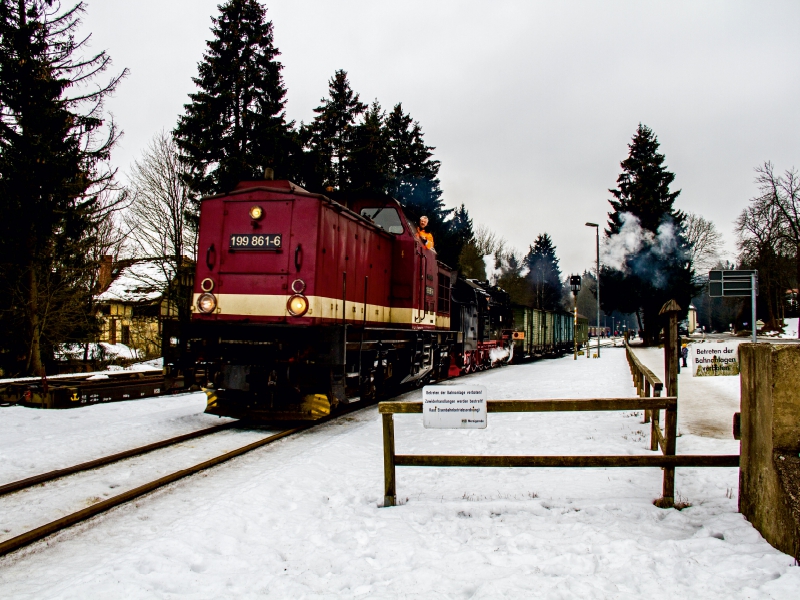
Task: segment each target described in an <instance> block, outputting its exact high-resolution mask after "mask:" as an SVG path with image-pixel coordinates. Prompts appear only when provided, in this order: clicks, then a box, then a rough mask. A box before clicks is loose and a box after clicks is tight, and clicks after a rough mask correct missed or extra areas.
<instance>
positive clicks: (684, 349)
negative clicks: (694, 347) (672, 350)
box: [681, 344, 689, 367]
mask: <svg viewBox="0 0 800 600" xmlns="http://www.w3.org/2000/svg"><path fill="white" fill-rule="evenodd" d="M681 358H682V359H683V366H684V367H687V366H688V365H687V364H686V359H687V358H689V348H688V346H687V345H686V344H684V345H683V346H681Z"/></svg>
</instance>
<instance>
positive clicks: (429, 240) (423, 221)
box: [417, 215, 433, 250]
mask: <svg viewBox="0 0 800 600" xmlns="http://www.w3.org/2000/svg"><path fill="white" fill-rule="evenodd" d="M427 226H428V217H426V216H424V215H423V216H421V217H420V218H419V229H418V230H417V236H418V237H419V239H420V241H422V243H423V245H424V246H425V247H426V248H427V249H428V250H433V235H431V234H430V233H428V232H427V231H425V228H426V227H427Z"/></svg>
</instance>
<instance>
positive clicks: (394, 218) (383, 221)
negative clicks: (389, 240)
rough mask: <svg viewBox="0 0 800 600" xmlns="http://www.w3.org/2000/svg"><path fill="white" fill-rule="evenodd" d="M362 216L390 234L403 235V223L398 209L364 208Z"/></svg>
mask: <svg viewBox="0 0 800 600" xmlns="http://www.w3.org/2000/svg"><path fill="white" fill-rule="evenodd" d="M361 216H362V217H366V218H368V219H369V220H370V221H372V222H373V223H375V225H377V226H378V227H382V228H383V229H384V230H386V231H388V232H389V233H403V222H402V221H401V220H400V215H398V214H397V209H396V208H390V207H388V206H387V207H378V208H362V209H361Z"/></svg>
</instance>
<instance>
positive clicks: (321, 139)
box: [305, 69, 376, 191]
mask: <svg viewBox="0 0 800 600" xmlns="http://www.w3.org/2000/svg"><path fill="white" fill-rule="evenodd" d="M320 102H321V103H322V104H320V105H319V106H318V107H317V108H315V109H314V112H315V113H316V116H315V117H314V120H313V121H312V122H311V123H310V124H309V125H308V126H306V128H305V130H306V131H305V137H306V139H307V146H308V149H309V153H310V155H311V161H312V165H313V167H312V169H313V177H314V181H312V182H310V187H312V188H316V187H318V186H319V187H321V188H322V189H323V190H326V191H350V189H351V182H350V176H349V173H348V165H347V162H348V159H349V157H350V153H351V151H352V149H353V146H354V134H355V131H356V125H357V120H358V118H359V117H360V116H361V115H362V114H363V113H364V112H365V111H366V110H367V105H366V104H364V103H363V102H361V99H360V98H359V95H358V94H357V93H356V92H354V91H353V88H352V87H350V81H349V80H348V79H347V71H343V70H341V69H340V70H338V71H336V72H335V73H334V74H333V77H331V79H330V81H329V82H328V97H327V98H322V99H321V100H320ZM375 117H376V115H373V120H374V119H375ZM307 183H308V182H307Z"/></svg>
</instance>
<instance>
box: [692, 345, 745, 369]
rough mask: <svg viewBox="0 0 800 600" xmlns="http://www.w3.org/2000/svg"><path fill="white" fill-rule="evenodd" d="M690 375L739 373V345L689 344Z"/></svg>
mask: <svg viewBox="0 0 800 600" xmlns="http://www.w3.org/2000/svg"><path fill="white" fill-rule="evenodd" d="M689 356H690V357H691V359H692V375H694V376H695V377H719V376H725V375H738V374H739V345H738V344H731V343H723V344H690V345H689Z"/></svg>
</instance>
